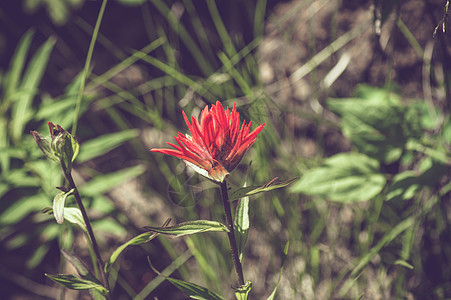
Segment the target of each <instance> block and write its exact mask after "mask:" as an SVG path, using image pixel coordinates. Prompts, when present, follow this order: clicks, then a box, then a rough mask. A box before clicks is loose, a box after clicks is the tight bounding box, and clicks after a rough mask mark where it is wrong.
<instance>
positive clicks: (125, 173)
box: [80, 147, 145, 196]
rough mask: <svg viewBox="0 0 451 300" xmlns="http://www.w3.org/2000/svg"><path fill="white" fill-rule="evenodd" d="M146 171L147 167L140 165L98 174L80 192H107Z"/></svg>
mask: <svg viewBox="0 0 451 300" xmlns="http://www.w3.org/2000/svg"><path fill="white" fill-rule="evenodd" d="M82 148H83V147H82ZM144 171H145V168H144V167H143V166H141V165H138V166H134V167H130V168H127V169H122V170H119V171H116V172H111V173H108V174H105V175H100V176H96V177H95V178H94V179H92V180H91V181H89V183H87V184H85V185H83V186H82V187H81V188H80V194H82V195H85V196H95V195H100V194H103V193H106V192H108V191H110V190H112V189H113V188H115V187H117V186H118V185H119V184H121V183H123V182H125V181H128V180H131V179H133V178H135V177H137V176H139V175H141V174H143V173H144Z"/></svg>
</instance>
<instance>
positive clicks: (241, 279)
mask: <svg viewBox="0 0 451 300" xmlns="http://www.w3.org/2000/svg"><path fill="white" fill-rule="evenodd" d="M221 198H222V204H223V205H224V212H225V217H226V226H227V229H228V230H229V232H228V233H227V234H228V236H229V242H230V249H231V251H232V259H233V264H234V265H235V271H236V273H237V274H238V283H239V284H240V286H243V285H244V276H243V267H242V266H241V261H240V258H239V254H238V247H237V245H236V239H235V231H234V229H233V220H232V210H231V208H230V202H229V194H228V192H227V182H226V180H224V181H223V182H222V183H221Z"/></svg>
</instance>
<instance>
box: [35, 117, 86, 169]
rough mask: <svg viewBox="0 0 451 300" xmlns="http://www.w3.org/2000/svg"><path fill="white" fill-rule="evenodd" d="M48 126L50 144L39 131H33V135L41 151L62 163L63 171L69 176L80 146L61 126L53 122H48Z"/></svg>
mask: <svg viewBox="0 0 451 300" xmlns="http://www.w3.org/2000/svg"><path fill="white" fill-rule="evenodd" d="M48 125H49V130H50V138H51V141H50V142H49V141H48V140H47V139H45V138H44V137H42V135H40V134H39V133H38V132H37V131H32V132H31V134H32V135H33V137H34V140H35V141H36V144H38V146H39V148H40V149H41V151H42V152H43V153H44V154H45V155H46V156H47V157H48V158H50V159H52V160H54V161H56V162H59V163H61V166H62V167H63V171H64V172H65V173H66V174H68V173H70V171H71V169H72V162H73V161H74V160H75V158H76V157H77V154H78V151H79V149H80V146H79V144H78V142H77V141H76V140H75V138H74V137H73V136H72V135H71V134H70V133H69V132H67V131H66V130H64V129H63V128H62V127H61V126H60V125H54V124H53V123H52V122H48Z"/></svg>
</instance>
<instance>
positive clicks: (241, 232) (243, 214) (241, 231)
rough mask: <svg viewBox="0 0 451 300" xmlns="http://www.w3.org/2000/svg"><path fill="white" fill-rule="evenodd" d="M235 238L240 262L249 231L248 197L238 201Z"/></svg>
mask: <svg viewBox="0 0 451 300" xmlns="http://www.w3.org/2000/svg"><path fill="white" fill-rule="evenodd" d="M234 229H235V237H236V244H237V247H238V254H239V257H240V260H242V255H243V251H244V246H245V244H246V240H247V234H248V231H249V197H243V198H241V199H240V200H238V205H237V207H236V213H235V227H234Z"/></svg>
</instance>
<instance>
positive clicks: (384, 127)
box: [327, 85, 421, 163]
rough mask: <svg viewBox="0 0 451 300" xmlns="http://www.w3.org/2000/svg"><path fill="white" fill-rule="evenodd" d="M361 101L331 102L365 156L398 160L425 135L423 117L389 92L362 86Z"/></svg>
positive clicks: (350, 99) (384, 159)
mask: <svg viewBox="0 0 451 300" xmlns="http://www.w3.org/2000/svg"><path fill="white" fill-rule="evenodd" d="M357 96H358V97H357V98H346V99H343V98H341V99H329V100H327V106H328V107H329V108H330V109H331V110H332V111H333V112H334V113H336V114H337V115H339V116H340V118H341V127H342V130H343V133H344V135H345V136H346V137H348V138H349V139H350V140H351V141H352V143H353V144H354V145H355V146H356V147H357V148H358V149H359V151H360V152H361V153H364V154H366V155H368V156H370V157H372V158H375V159H377V160H378V161H380V162H384V163H392V162H394V161H396V160H398V159H399V158H400V157H401V155H402V153H403V149H404V147H405V144H406V143H407V141H408V140H409V139H411V138H417V137H418V136H419V134H420V132H421V129H420V128H421V124H420V118H419V113H418V111H417V110H415V109H413V108H412V109H409V107H408V106H405V105H403V104H402V103H401V101H400V97H399V96H398V95H396V94H394V93H392V92H390V91H389V90H387V89H377V88H373V87H369V86H365V85H362V86H360V87H359V89H358V90H357Z"/></svg>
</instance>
